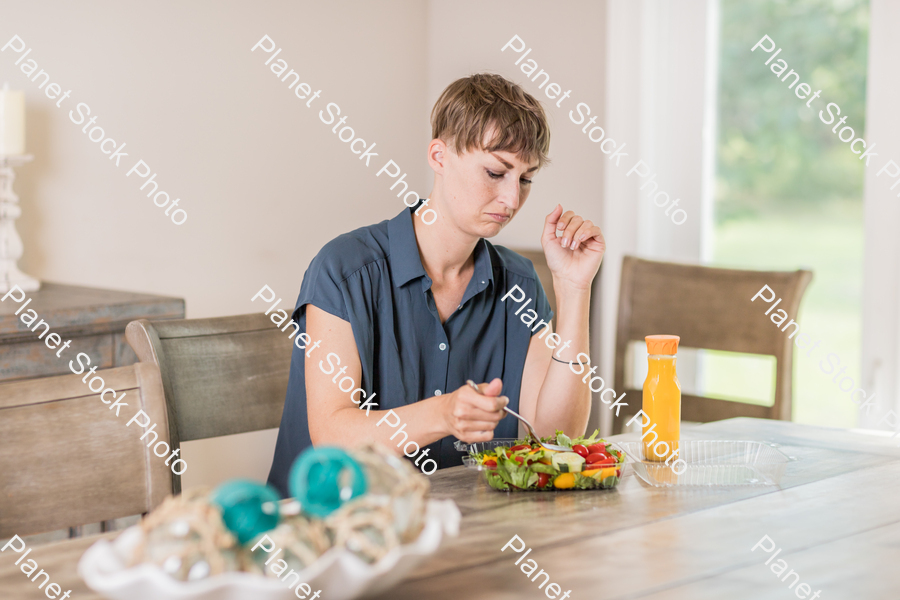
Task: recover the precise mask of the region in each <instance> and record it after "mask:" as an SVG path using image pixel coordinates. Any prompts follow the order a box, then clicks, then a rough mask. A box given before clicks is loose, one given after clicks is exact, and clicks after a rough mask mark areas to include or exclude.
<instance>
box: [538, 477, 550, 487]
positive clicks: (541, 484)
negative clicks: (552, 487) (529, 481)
mask: <svg viewBox="0 0 900 600" xmlns="http://www.w3.org/2000/svg"><path fill="white" fill-rule="evenodd" d="M548 483H550V474H549V473H538V487H539V488H542V487H546V486H547V484H548Z"/></svg>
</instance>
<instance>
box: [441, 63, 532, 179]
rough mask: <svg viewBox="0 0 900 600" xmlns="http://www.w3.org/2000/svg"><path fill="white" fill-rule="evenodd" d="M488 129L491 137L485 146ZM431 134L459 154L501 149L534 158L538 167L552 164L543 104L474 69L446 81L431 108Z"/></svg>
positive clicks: (496, 76) (498, 76)
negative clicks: (450, 81) (454, 79)
mask: <svg viewBox="0 0 900 600" xmlns="http://www.w3.org/2000/svg"><path fill="white" fill-rule="evenodd" d="M489 131H493V135H492V139H491V140H490V141H489V142H487V145H485V144H484V138H485V135H486V134H487V133H488V132H489ZM431 135H432V139H434V138H440V139H442V140H444V142H445V143H446V144H447V145H448V146H451V147H452V148H453V149H454V150H455V151H456V152H457V153H461V152H468V151H469V150H471V149H473V148H476V149H479V150H483V151H485V152H494V151H497V150H503V151H506V152H512V153H514V154H516V155H517V156H519V157H521V158H522V159H523V160H525V161H526V162H531V161H533V160H534V159H537V160H538V166H539V167H543V166H544V165H545V164H549V163H550V158H549V157H548V156H547V154H548V152H549V151H550V127H549V125H548V124H547V115H545V114H544V109H543V108H542V107H541V104H540V103H539V102H538V101H537V100H535V98H534V97H533V96H531V95H530V94H528V93H527V92H526V91H525V90H523V89H522V88H521V87H520V86H518V85H516V84H515V83H513V82H511V81H508V80H506V79H504V78H503V77H501V76H500V75H495V74H494V73H476V74H475V75H470V76H469V77H463V78H462V79H457V80H456V81H454V82H453V83H451V84H450V85H448V86H447V88H446V89H445V90H444V91H443V92H442V93H441V97H440V98H438V100H437V102H435V104H434V108H433V109H431Z"/></svg>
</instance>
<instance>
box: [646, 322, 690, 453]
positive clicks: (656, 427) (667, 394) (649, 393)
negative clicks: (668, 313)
mask: <svg viewBox="0 0 900 600" xmlns="http://www.w3.org/2000/svg"><path fill="white" fill-rule="evenodd" d="M680 339H681V338H679V337H678V336H677V335H648V336H647V337H645V338H644V340H645V341H646V342H647V353H648V356H647V363H648V371H647V379H646V380H645V381H644V398H643V402H644V406H643V410H644V414H646V415H647V416H648V417H649V419H650V420H649V422H648V423H647V425H645V426H644V428H643V432H642V433H643V435H642V436H641V440H642V441H643V442H644V458H645V460H651V461H656V462H663V461H667V460H669V459H670V458H672V457H677V455H676V454H675V451H676V450H678V440H679V439H680V438H681V386H680V385H679V384H678V376H677V375H676V374H675V355H676V354H677V353H678V341H679V340H680Z"/></svg>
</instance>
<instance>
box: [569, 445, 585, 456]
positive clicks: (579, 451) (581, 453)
mask: <svg viewBox="0 0 900 600" xmlns="http://www.w3.org/2000/svg"><path fill="white" fill-rule="evenodd" d="M572 452H574V453H575V454H577V455H578V456H581V457H582V458H585V457H587V455H588V454H589V453H588V449H587V447H585V446H582V445H581V444H575V445H574V446H572Z"/></svg>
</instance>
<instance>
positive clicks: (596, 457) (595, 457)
mask: <svg viewBox="0 0 900 600" xmlns="http://www.w3.org/2000/svg"><path fill="white" fill-rule="evenodd" d="M604 458H606V456H604V455H603V454H600V453H598V452H594V453H591V454H588V455H587V456H586V457H585V458H584V460H585V462H586V463H587V464H589V465H593V464H595V463H598V462H600V461H601V460H603V459H604Z"/></svg>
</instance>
